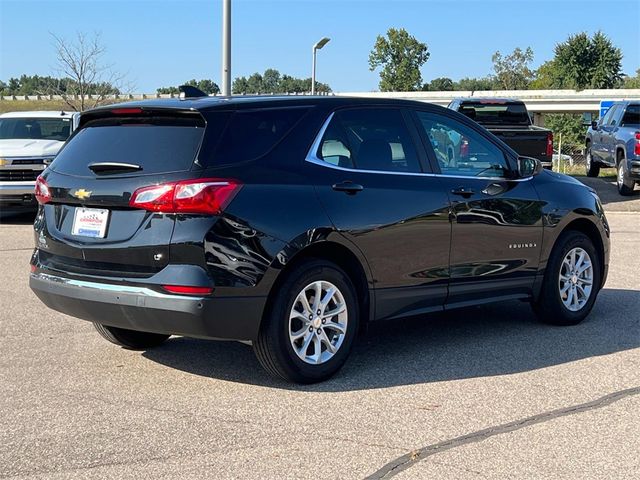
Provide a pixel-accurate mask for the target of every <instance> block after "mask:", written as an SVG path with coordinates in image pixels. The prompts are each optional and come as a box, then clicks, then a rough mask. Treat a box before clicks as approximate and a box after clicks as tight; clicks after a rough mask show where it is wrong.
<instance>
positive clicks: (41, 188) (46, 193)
mask: <svg viewBox="0 0 640 480" xmlns="http://www.w3.org/2000/svg"><path fill="white" fill-rule="evenodd" d="M35 194H36V200H37V201H38V203H39V204H41V205H44V204H45V203H47V202H50V201H51V191H50V190H49V185H47V182H46V181H45V179H44V178H42V176H38V178H36V188H35Z"/></svg>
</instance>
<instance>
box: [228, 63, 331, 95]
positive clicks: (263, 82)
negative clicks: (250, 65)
mask: <svg viewBox="0 0 640 480" xmlns="http://www.w3.org/2000/svg"><path fill="white" fill-rule="evenodd" d="M316 90H317V91H318V92H323V93H326V92H330V91H331V87H329V85H327V84H326V83H320V82H318V81H316ZM231 91H232V92H233V93H235V94H255V93H261V94H265V93H266V94H268V93H306V92H310V91H311V78H296V77H292V76H291V75H287V74H281V73H280V72H279V71H278V70H276V69H273V68H269V69H267V70H265V71H264V73H263V74H260V73H258V72H256V73H253V74H251V75H249V77H248V78H247V77H236V78H235V79H234V81H233V83H232V85H231Z"/></svg>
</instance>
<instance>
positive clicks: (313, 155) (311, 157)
mask: <svg viewBox="0 0 640 480" xmlns="http://www.w3.org/2000/svg"><path fill="white" fill-rule="evenodd" d="M334 113H335V112H331V114H330V115H329V116H328V117H327V119H326V120H325V121H324V123H323V124H322V128H321V129H320V131H319V132H318V134H317V135H316V138H315V140H314V141H313V144H312V145H311V148H310V149H309V152H308V153H307V156H306V157H305V162H309V163H313V164H314V165H318V166H320V167H325V168H332V169H333V170H340V171H343V172H353V173H375V174H378V175H380V174H382V175H404V176H409V177H444V178H466V179H478V180H494V181H498V182H526V181H528V180H531V179H532V178H533V176H529V177H525V178H515V179H513V178H506V177H476V176H469V175H446V174H443V173H425V172H391V171H386V170H361V169H357V168H346V167H340V166H338V165H333V164H332V163H329V162H325V161H324V160H323V159H321V158H320V157H318V154H317V152H318V150H320V145H321V143H322V137H324V134H325V132H326V131H327V128H329V124H330V123H331V120H332V119H333V115H334Z"/></svg>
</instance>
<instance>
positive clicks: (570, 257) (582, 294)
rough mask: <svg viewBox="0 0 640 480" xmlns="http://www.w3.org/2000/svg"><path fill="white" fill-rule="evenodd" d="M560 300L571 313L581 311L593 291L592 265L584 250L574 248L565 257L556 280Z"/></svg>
mask: <svg viewBox="0 0 640 480" xmlns="http://www.w3.org/2000/svg"><path fill="white" fill-rule="evenodd" d="M558 289H559V291H560V299H561V300H562V303H563V304H564V306H565V307H566V308H567V309H568V310H570V311H572V312H577V311H579V310H581V309H582V308H583V307H584V306H585V305H586V304H587V302H588V301H589V298H590V297H591V291H592V289H593V264H592V262H591V257H590V256H589V254H588V253H587V252H586V250H584V249H582V248H580V247H576V248H573V249H571V250H569V252H568V253H567V254H566V255H565V257H564V260H563V261H562V265H561V267H560V276H559V278H558Z"/></svg>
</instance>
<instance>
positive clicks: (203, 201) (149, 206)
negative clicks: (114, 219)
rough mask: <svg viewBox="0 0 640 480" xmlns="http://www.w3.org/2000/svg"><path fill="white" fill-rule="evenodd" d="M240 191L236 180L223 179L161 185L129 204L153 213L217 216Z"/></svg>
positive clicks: (143, 190) (136, 195)
mask: <svg viewBox="0 0 640 480" xmlns="http://www.w3.org/2000/svg"><path fill="white" fill-rule="evenodd" d="M241 187H242V185H241V184H240V183H238V182H237V181H235V180H228V179H220V178H199V179H197V180H184V181H182V182H170V183H162V184H160V185H152V186H150V187H142V188H139V189H138V190H136V191H135V192H134V193H133V195H132V196H131V200H129V206H131V207H135V208H142V209H145V210H149V211H151V212H161V213H205V214H212V215H217V214H220V213H221V212H222V211H223V210H224V208H225V207H226V206H227V205H228V204H229V202H230V201H231V200H232V199H233V197H234V196H235V195H236V193H238V191H239V190H240V188H241Z"/></svg>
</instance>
